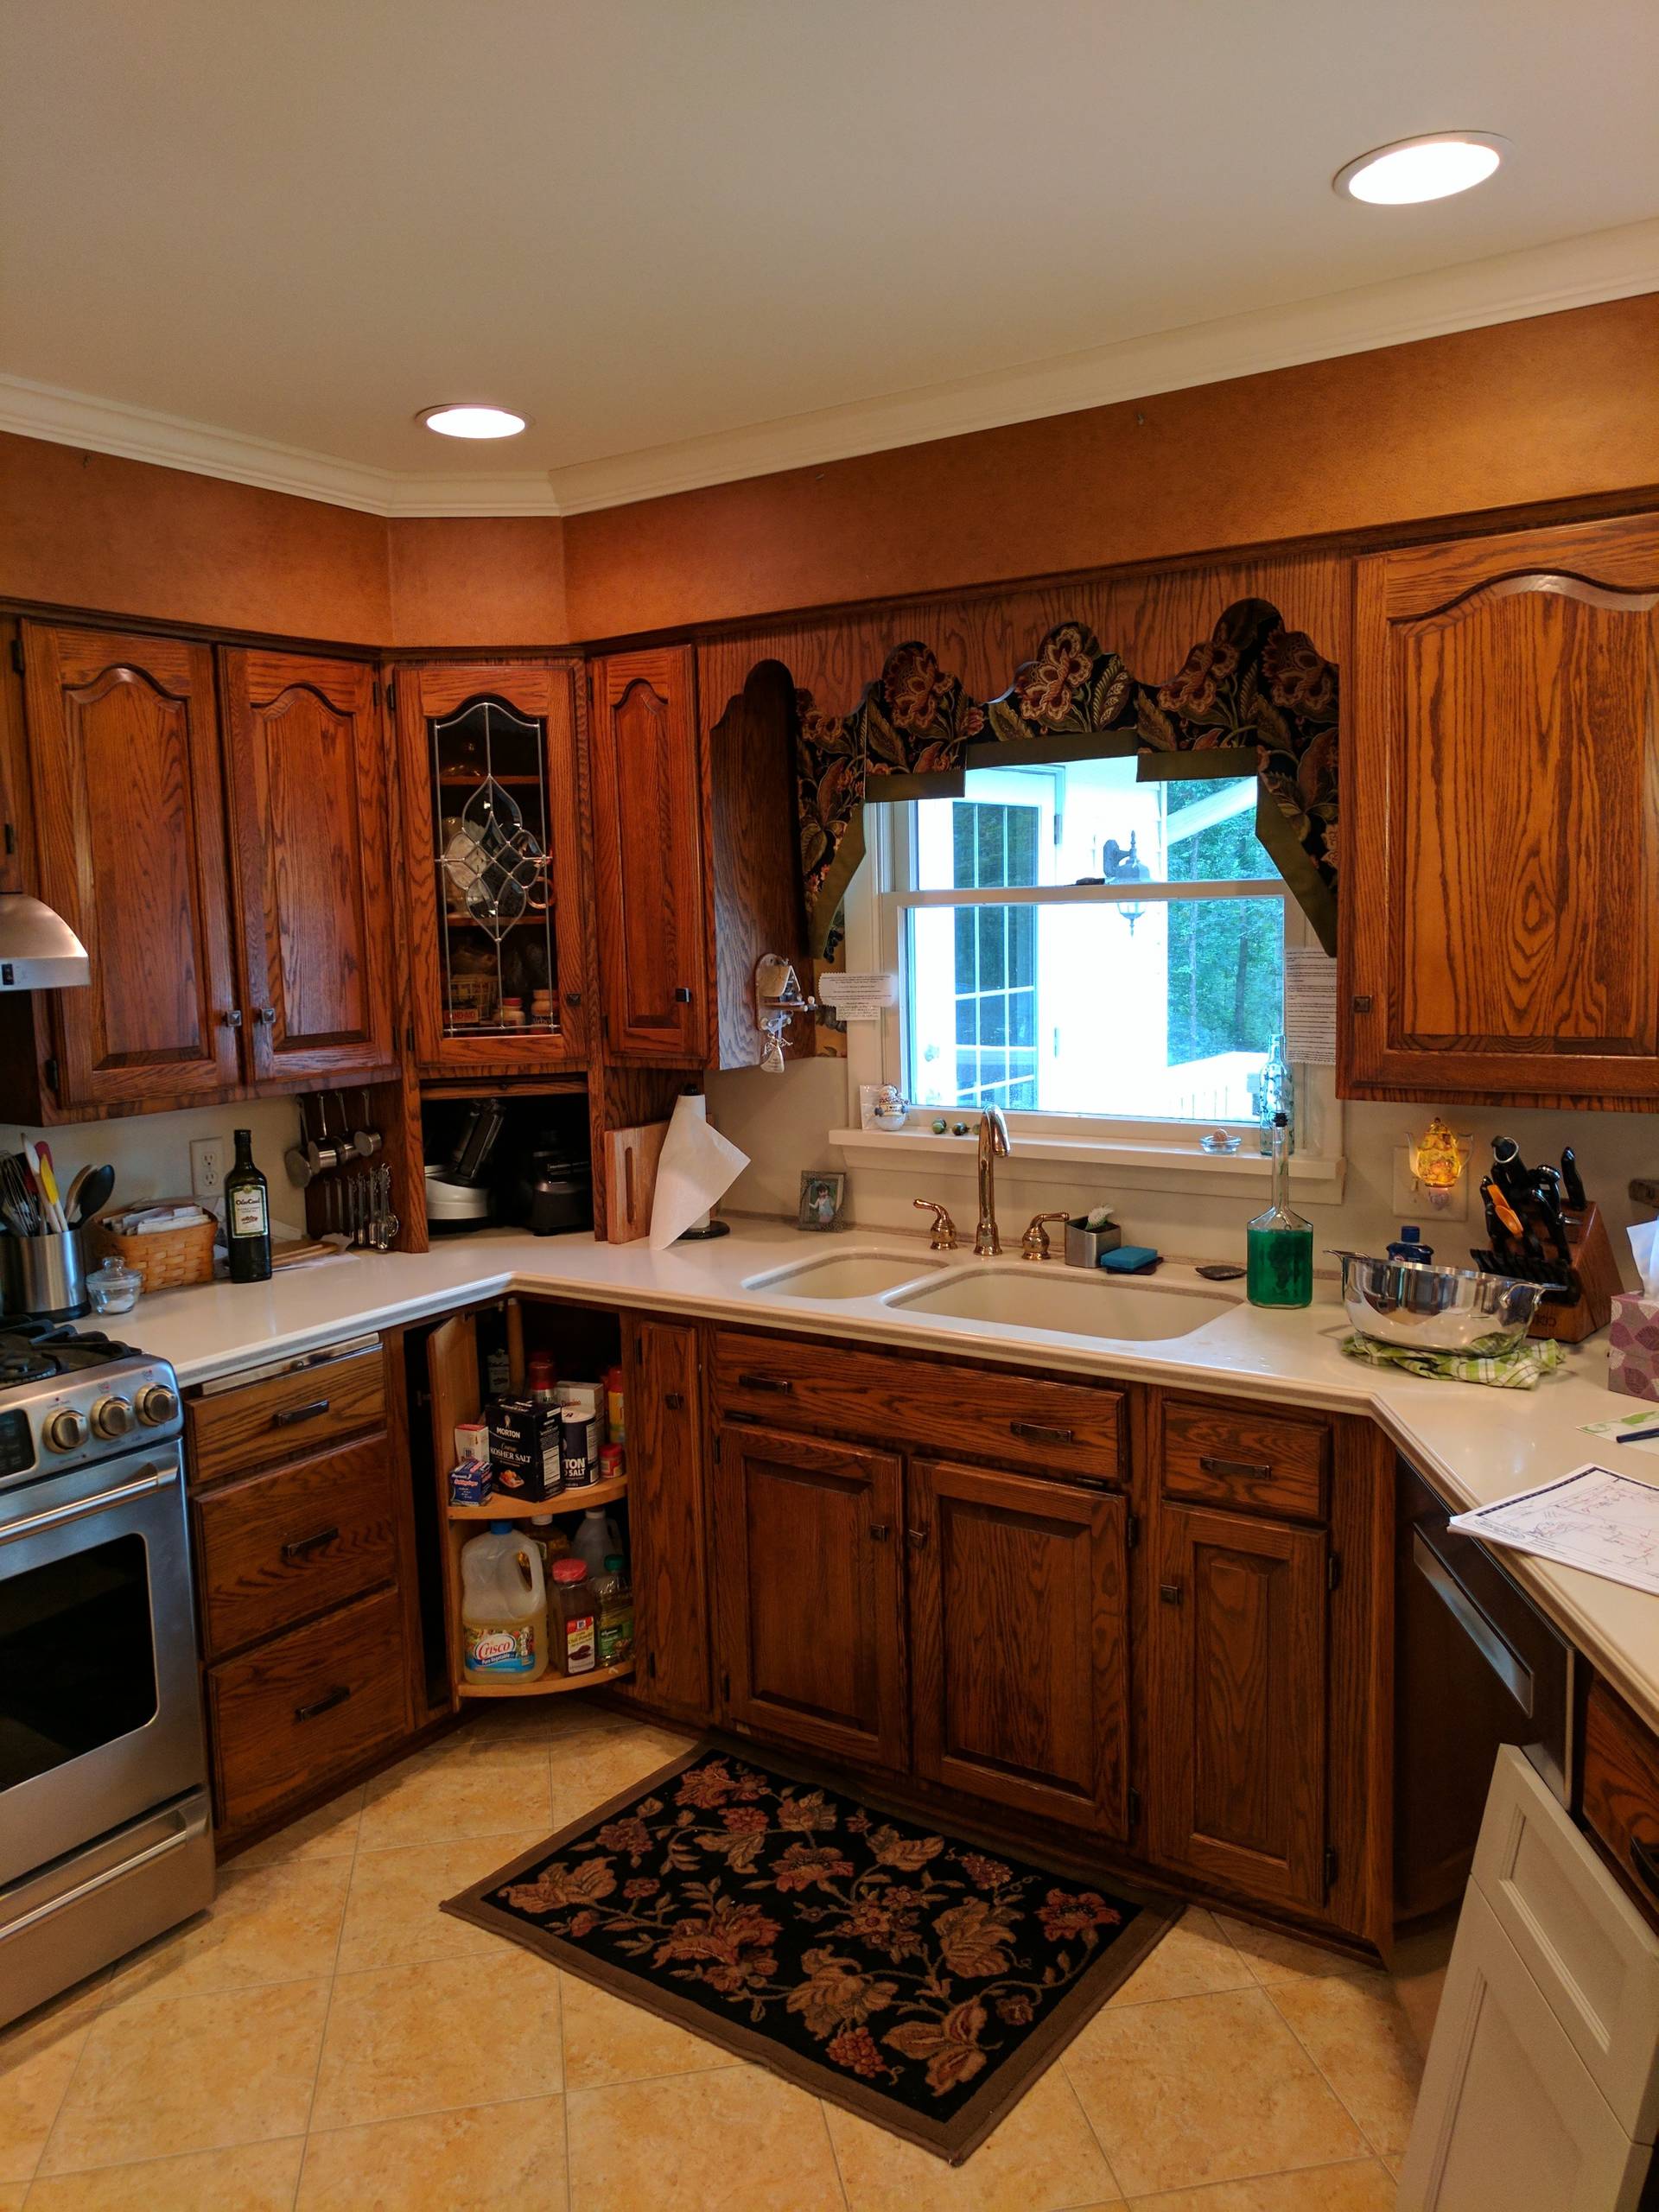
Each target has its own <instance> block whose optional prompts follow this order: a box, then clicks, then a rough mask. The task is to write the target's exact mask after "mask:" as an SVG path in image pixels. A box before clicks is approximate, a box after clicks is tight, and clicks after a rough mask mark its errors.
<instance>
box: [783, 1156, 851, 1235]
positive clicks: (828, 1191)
mask: <svg viewBox="0 0 1659 2212" xmlns="http://www.w3.org/2000/svg"><path fill="white" fill-rule="evenodd" d="M846 1203H847V1178H846V1176H845V1175H844V1174H838V1173H836V1172H835V1171H834V1170H833V1169H830V1168H827V1167H812V1168H808V1169H806V1170H805V1171H804V1173H803V1174H802V1176H801V1205H800V1211H799V1212H798V1214H797V1216H796V1217H795V1225H796V1227H797V1228H798V1229H844V1228H845V1227H846V1225H847V1224H846V1223H845V1222H843V1221H842V1217H841V1215H842V1208H843V1207H844V1206H845V1205H846Z"/></svg>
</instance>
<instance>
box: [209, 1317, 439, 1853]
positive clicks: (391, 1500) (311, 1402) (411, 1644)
mask: <svg viewBox="0 0 1659 2212" xmlns="http://www.w3.org/2000/svg"><path fill="white" fill-rule="evenodd" d="M393 1374H394V1376H396V1375H397V1363H393ZM185 1421H186V1432H185V1433H186V1461H187V1472H188V1482H189V1488H190V1500H191V1522H192V1536H193V1548H194V1567H195V1576H196V1592H197V1607H198V1611H199V1613H200V1621H201V1643H202V1649H203V1653H204V1656H205V1659H206V1661H207V1664H206V1666H205V1667H204V1669H203V1678H202V1687H203V1693H204V1702H205V1704H206V1707H207V1734H208V1755H209V1766H210V1770H211V1774H212V1778H213V1808H214V1825H215V1829H216V1840H217V1843H218V1846H219V1849H220V1851H221V1852H222V1851H225V1850H226V1849H227V1848H235V1847H239V1846H240V1845H241V1844H242V1843H243V1842H245V1841H249V1840H252V1839H253V1838H254V1837H255V1836H256V1835H257V1834H259V1833H261V1832H263V1831H264V1829H266V1828H268V1827H270V1826H272V1825H274V1824H275V1823H276V1822H277V1821H281V1820H282V1819H283V1818H285V1817H286V1816H288V1815H289V1814H291V1813H293V1812H295V1811H296V1810H297V1809H299V1808H301V1807H302V1806H303V1805H305V1804H307V1803H308V1802H315V1800H316V1798H317V1797H318V1796H320V1795H321V1794H324V1793H326V1791H327V1788H328V1786H329V1785H330V1784H331V1783H340V1782H343V1781H344V1780H345V1779H346V1777H347V1776H348V1775H350V1774H351V1773H352V1772H353V1770H356V1771H359V1772H360V1771H361V1770H362V1769H363V1768H364V1767H365V1766H366V1765H368V1764H372V1762H373V1761H375V1760H377V1759H378V1758H384V1757H385V1754H386V1752H387V1751H391V1750H393V1749H395V1748H396V1746H397V1745H398V1744H399V1743H400V1742H402V1741H403V1740H404V1738H406V1737H408V1736H409V1735H410V1733H411V1732H412V1728H413V1726H414V1709H413V1704H412V1667H413V1663H414V1661H415V1658H416V1656H417V1655H416V1637H415V1636H414V1634H413V1625H414V1620H415V1608H414V1603H413V1592H414V1585H415V1569H414V1531H413V1514H412V1508H413V1501H412V1498H411V1496H410V1471H409V1463H408V1457H407V1452H406V1449H405V1446H404V1431H403V1427H402V1424H401V1421H399V1420H398V1419H397V1417H396V1414H395V1409H394V1408H393V1407H392V1406H391V1403H390V1402H389V1398H388V1393H387V1361H386V1352H385V1347H384V1346H383V1345H382V1344H379V1343H376V1344H372V1345H369V1346H364V1347H358V1348H354V1349H352V1350H344V1349H342V1351H340V1353H339V1354H338V1355H337V1356H335V1357H322V1358H321V1359H319V1360H317V1361H315V1362H314V1363H310V1364H305V1363H299V1364H296V1366H294V1367H293V1368H291V1369H289V1370H287V1371H286V1372H284V1373H282V1374H278V1375H275V1376H268V1377H265V1378H263V1379H261V1380H258V1381H255V1382H249V1383H242V1384H239V1385H237V1384H233V1385H232V1386H231V1387H228V1388H226V1389H209V1390H208V1391H207V1392H205V1393H202V1394H199V1395H194V1396H193V1397H190V1398H188V1399H187V1401H186V1413H185Z"/></svg>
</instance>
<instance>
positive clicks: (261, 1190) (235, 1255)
mask: <svg viewBox="0 0 1659 2212" xmlns="http://www.w3.org/2000/svg"><path fill="white" fill-rule="evenodd" d="M235 1135H236V1164H235V1165H234V1166H232V1169H231V1172H230V1173H229V1174H228V1175H227V1176H226V1178H225V1251H226V1257H227V1258H228V1259H229V1261H230V1265H231V1281H232V1282H269V1281H270V1192H269V1191H268V1190H267V1189H266V1187H265V1179H264V1176H263V1175H262V1174H261V1173H259V1170H258V1169H257V1167H256V1166H254V1164H253V1134H252V1132H251V1130H249V1129H238V1130H237V1131H236V1132H235Z"/></svg>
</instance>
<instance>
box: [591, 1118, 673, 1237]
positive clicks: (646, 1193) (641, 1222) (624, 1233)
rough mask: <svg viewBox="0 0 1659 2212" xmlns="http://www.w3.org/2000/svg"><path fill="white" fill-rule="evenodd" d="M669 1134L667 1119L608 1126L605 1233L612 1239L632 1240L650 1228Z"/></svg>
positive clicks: (606, 1135) (606, 1136) (643, 1234)
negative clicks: (659, 1168)
mask: <svg viewBox="0 0 1659 2212" xmlns="http://www.w3.org/2000/svg"><path fill="white" fill-rule="evenodd" d="M667 1135H668V1123H667V1122H641V1123H640V1124H639V1126H638V1127H637V1128H631V1129H607V1130H606V1132H605V1235H606V1237H607V1240H608V1242H609V1243H613V1244H632V1243H637V1241H638V1240H639V1238H640V1237H642V1236H645V1235H646V1234H647V1232H648V1231H649V1230H650V1228H651V1205H652V1199H653V1198H655V1197H656V1195H657V1163H658V1160H661V1158H662V1156H663V1141H664V1138H665V1137H666V1136H667Z"/></svg>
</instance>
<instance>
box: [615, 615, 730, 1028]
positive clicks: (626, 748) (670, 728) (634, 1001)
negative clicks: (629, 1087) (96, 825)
mask: <svg viewBox="0 0 1659 2212" xmlns="http://www.w3.org/2000/svg"><path fill="white" fill-rule="evenodd" d="M588 696H589V709H590V711H589V718H588V760H589V764H590V768H591V772H592V785H593V817H594V892H595V895H596V900H597V905H598V911H599V963H600V976H601V995H602V998H603V1003H604V1019H605V1041H606V1046H607V1051H608V1052H609V1054H610V1057H611V1058H613V1059H615V1060H631V1061H644V1062H658V1063H662V1064H664V1065H669V1066H672V1067H683V1066H684V1067H690V1066H701V1065H702V1064H703V1062H704V1061H705V1060H706V1059H707V1058H708V1057H709V1001H710V998H711V995H712V992H711V986H710V977H709V944H710V941H711V936H712V928H713V924H712V907H711V903H710V899H709V885H708V883H707V881H706V880H705V869H704V864H703V797H702V774H701V771H700V768H699V765H698V752H697V723H696V671H695V664H694V661H693V658H692V655H691V652H690V648H689V647H687V646H683V645H668V646H662V647H659V648H657V649H654V650H653V651H652V652H638V653H622V654H617V655H613V657H612V658H608V659H605V660H598V661H595V662H594V663H593V664H592V667H591V668H590V670H589V695H588Z"/></svg>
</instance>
